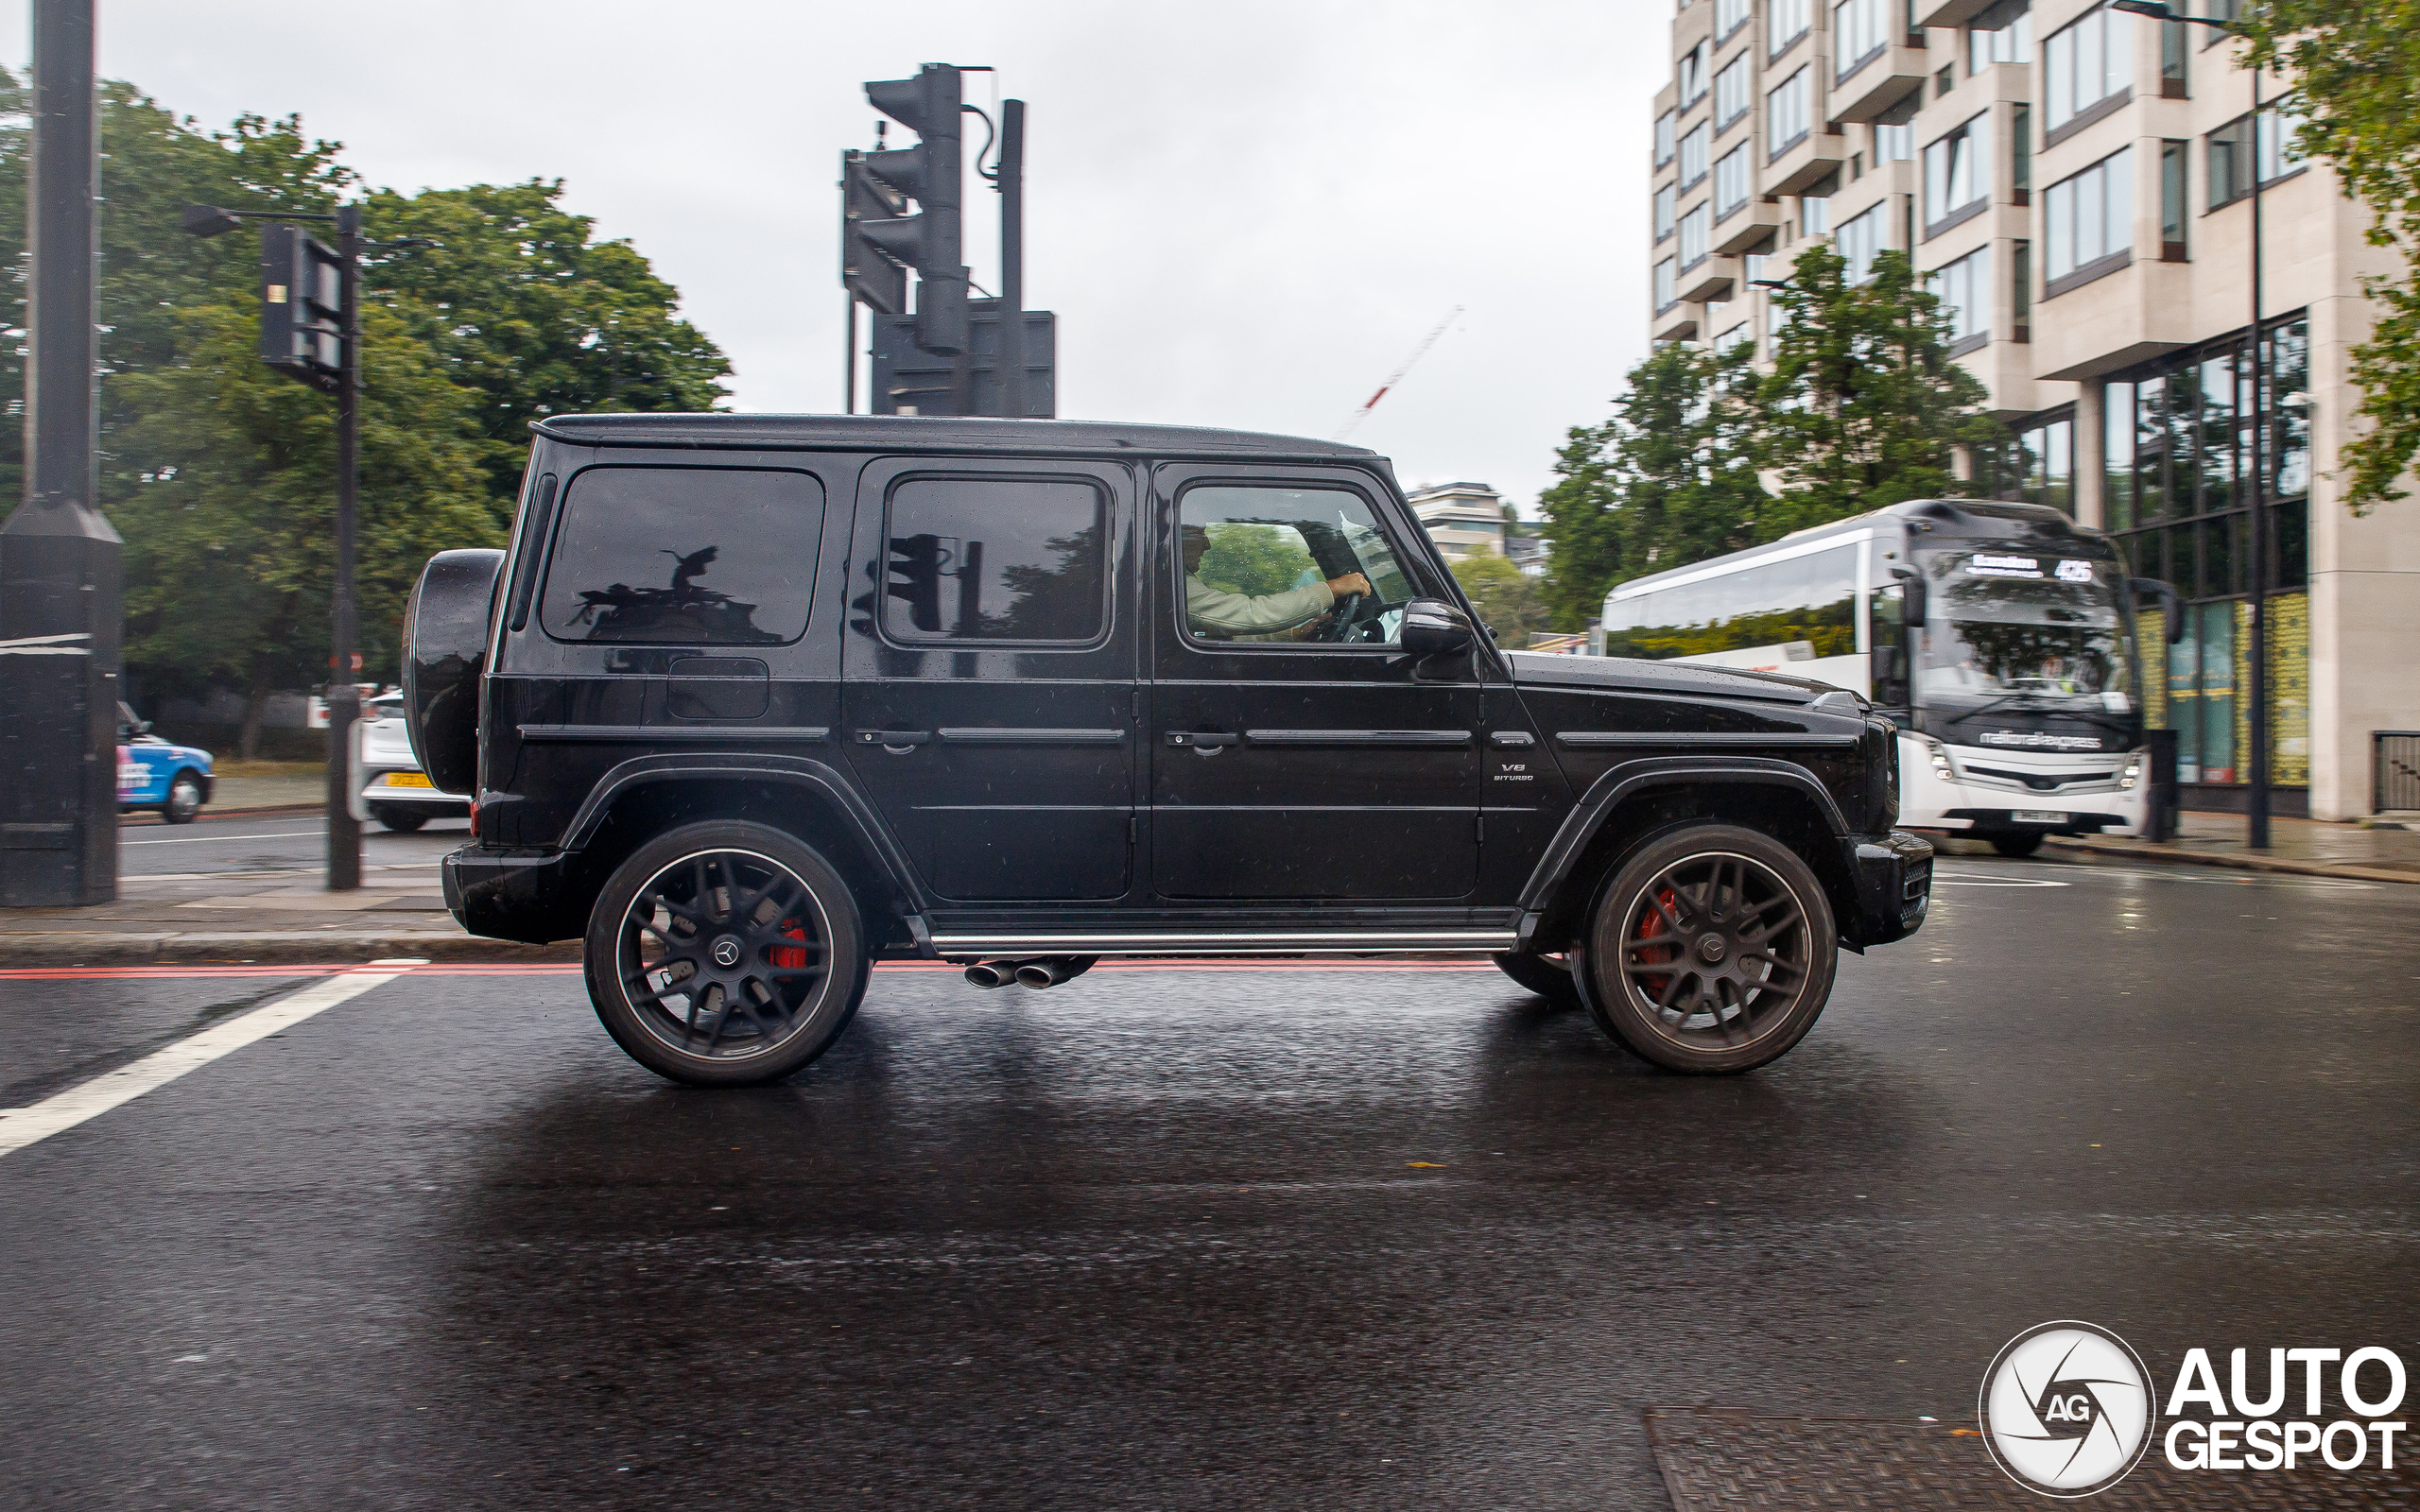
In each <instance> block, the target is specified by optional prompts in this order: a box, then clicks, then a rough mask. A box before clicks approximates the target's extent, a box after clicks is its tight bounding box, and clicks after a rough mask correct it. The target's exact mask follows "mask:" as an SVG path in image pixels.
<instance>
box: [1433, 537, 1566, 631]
mask: <svg viewBox="0 0 2420 1512" xmlns="http://www.w3.org/2000/svg"><path fill="white" fill-rule="evenodd" d="M1453 573H1454V580H1455V581H1456V582H1458V583H1460V584H1461V585H1462V592H1463V593H1466V594H1468V595H1470V601H1471V607H1472V608H1473V609H1476V610H1478V617H1479V618H1480V619H1481V620H1483V621H1485V622H1486V623H1487V624H1488V625H1489V626H1490V627H1493V628H1494V629H1495V638H1496V640H1497V641H1499V642H1500V643H1502V644H1504V645H1506V646H1509V647H1513V648H1515V649H1518V648H1519V647H1521V646H1524V645H1527V644H1530V635H1531V634H1533V633H1534V632H1536V631H1539V630H1543V629H1545V628H1546V627H1547V621H1548V619H1549V618H1550V617H1551V616H1550V613H1549V611H1548V610H1547V603H1546V598H1545V596H1544V595H1543V594H1541V593H1539V592H1538V585H1537V584H1536V583H1534V582H1532V581H1530V578H1529V576H1527V575H1525V574H1524V573H1523V572H1522V571H1521V569H1520V568H1518V567H1515V566H1513V563H1512V562H1511V561H1509V560H1507V559H1506V558H1502V557H1498V556H1496V555H1495V553H1493V552H1486V553H1481V554H1479V555H1478V556H1472V557H1465V558H1462V559H1461V560H1460V561H1458V562H1456V563H1454V564H1453Z"/></svg>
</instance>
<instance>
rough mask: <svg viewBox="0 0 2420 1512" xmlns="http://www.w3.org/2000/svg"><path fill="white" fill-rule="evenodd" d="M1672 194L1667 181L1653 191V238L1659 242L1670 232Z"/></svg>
mask: <svg viewBox="0 0 2420 1512" xmlns="http://www.w3.org/2000/svg"><path fill="white" fill-rule="evenodd" d="M1672 195H1673V189H1672V186H1671V185H1670V184H1666V185H1665V186H1664V187H1663V188H1661V189H1658V190H1656V191H1655V239H1656V240H1657V241H1659V242H1660V241H1662V240H1663V239H1664V238H1665V237H1667V236H1669V235H1671V234H1672Z"/></svg>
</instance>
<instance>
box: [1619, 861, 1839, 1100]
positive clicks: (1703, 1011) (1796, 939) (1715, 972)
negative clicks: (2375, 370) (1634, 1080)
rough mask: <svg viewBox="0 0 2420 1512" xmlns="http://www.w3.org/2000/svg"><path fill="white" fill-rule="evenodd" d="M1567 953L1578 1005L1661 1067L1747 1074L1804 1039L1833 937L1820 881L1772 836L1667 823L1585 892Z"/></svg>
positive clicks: (1828, 979) (1824, 989)
mask: <svg viewBox="0 0 2420 1512" xmlns="http://www.w3.org/2000/svg"><path fill="white" fill-rule="evenodd" d="M1575 949H1576V950H1577V951H1578V952H1579V957H1578V965H1579V974H1580V975H1581V976H1582V978H1583V979H1584V985H1585V987H1586V988H1587V1000H1588V1011H1589V1012H1590V1014H1591V1015H1592V1016H1594V1017H1595V1019H1596V1021H1597V1022H1598V1024H1599V1027H1601V1028H1603V1029H1604V1030H1605V1032H1606V1033H1608V1034H1610V1035H1612V1036H1613V1037H1614V1038H1615V1039H1616V1040H1620V1041H1621V1042H1622V1043H1623V1044H1625V1045H1628V1046H1629V1047H1630V1048H1631V1049H1632V1050H1634V1051H1636V1052H1637V1053H1638V1054H1639V1055H1640V1056H1642V1057H1646V1058H1647V1059H1649V1060H1651V1061H1653V1062H1654V1063H1655V1064H1657V1065H1659V1066H1663V1067H1666V1068H1668V1069H1669V1070H1672V1071H1682V1072H1693V1073H1698V1074H1720V1073H1729V1072H1741V1071H1752V1070H1754V1069H1755V1068H1756V1067H1758V1066H1761V1065H1764V1064H1765V1063H1766V1062H1768V1061H1771V1060H1772V1059H1773V1058H1774V1057H1778V1056H1780V1055H1781V1054H1783V1053H1784V1052H1785V1051H1787V1050H1789V1047H1790V1046H1792V1045H1794V1044H1796V1043H1798V1041H1799V1040H1802V1039H1804V1038H1805V1037H1806V1031H1807V1030H1809V1029H1811V1028H1813V1027H1814V1026H1815V1020H1816V1017H1817V1016H1818V1015H1820V1014H1821V1013H1822V1012H1823V1011H1824V1003H1825V1002H1826V1001H1828V1000H1829V999H1830V997H1831V994H1832V973H1833V970H1834V968H1835V966H1836V965H1837V963H1838V960H1839V939H1838V934H1837V931H1836V930H1835V928H1834V926H1833V922H1832V908H1831V903H1830V902H1829V901H1828V900H1826V899H1825V898H1824V888H1823V886H1822V885H1821V884H1820V883H1818V882H1817V881H1816V879H1815V874H1814V872H1812V871H1811V870H1809V869H1808V868H1807V866H1806V863H1805V862H1804V861H1801V860H1800V859H1799V858H1798V856H1797V854H1796V853H1795V852H1793V851H1790V849H1789V847H1787V846H1785V845H1783V844H1781V843H1780V842H1779V841H1777V840H1775V839H1773V838H1772V836H1771V835H1768V834H1765V833H1760V832H1758V831H1755V830H1747V829H1741V828H1738V827H1737V826H1735V825H1728V824H1702V825H1691V826H1689V827H1687V828H1685V829H1679V830H1672V831H1668V832H1666V833H1663V834H1660V835H1657V836H1655V837H1654V838H1652V839H1651V840H1649V841H1648V842H1647V843H1646V844H1644V845H1642V846H1640V847H1639V848H1638V849H1637V850H1635V851H1632V852H1631V853H1630V855H1629V856H1628V857H1627V858H1625V859H1624V861H1623V862H1622V864H1621V865H1620V867H1618V868H1616V871H1615V873H1614V877H1613V880H1612V881H1611V882H1609V883H1608V884H1607V885H1606V886H1605V888H1604V890H1603V892H1602V893H1600V894H1599V897H1598V902H1597V906H1596V909H1595V911H1594V913H1593V915H1592V917H1591V919H1590V921H1589V929H1588V934H1587V936H1586V938H1585V940H1584V941H1583V942H1582V944H1581V945H1579V946H1577V947H1575Z"/></svg>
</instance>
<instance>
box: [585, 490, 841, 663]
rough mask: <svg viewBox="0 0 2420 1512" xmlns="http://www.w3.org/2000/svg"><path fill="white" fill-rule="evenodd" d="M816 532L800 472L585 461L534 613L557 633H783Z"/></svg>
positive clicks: (764, 637) (802, 585)
mask: <svg viewBox="0 0 2420 1512" xmlns="http://www.w3.org/2000/svg"><path fill="white" fill-rule="evenodd" d="M822 539H823V486H822V485H821V483H819V482H817V481H816V480H815V479H814V478H813V477H811V476H809V475H808V474H806V473H804V472H770V471H751V470H742V469H736V468H686V467H682V468H670V467H666V468H654V467H596V468H590V469H588V470H587V471H586V472H581V473H580V474H579V475H578V476H577V477H575V478H573V479H572V481H571V488H570V489H569V490H568V491H567V492H566V493H565V495H564V498H563V507H562V529H561V530H559V531H558V532H557V533H556V536H555V551H554V557H553V558H552V559H551V560H550V561H549V562H548V563H547V566H546V589H545V594H544V598H543V599H542V600H541V606H542V607H541V610H540V620H539V623H541V624H542V625H544V627H545V630H546V633H547V634H548V635H551V636H553V637H554V638H555V639H557V640H559V641H604V642H642V643H678V644H698V645H762V644H772V643H777V642H787V641H795V640H797V639H798V638H799V637H800V636H801V635H803V634H804V633H805V631H806V613H807V605H808V603H809V601H810V600H811V599H812V597H813V595H814V589H815V558H816V554H817V551H818V549H819V548H820V546H821V542H822Z"/></svg>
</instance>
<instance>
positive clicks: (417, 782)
mask: <svg viewBox="0 0 2420 1512" xmlns="http://www.w3.org/2000/svg"><path fill="white" fill-rule="evenodd" d="M387 785H388V786H389V787H429V786H432V785H433V784H432V783H431V782H429V780H428V774H427V773H425V772H389V773H388V774H387ZM2059 817H2061V818H2063V819H2064V818H2066V815H2064V814H2062V815H2060V816H2059Z"/></svg>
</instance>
